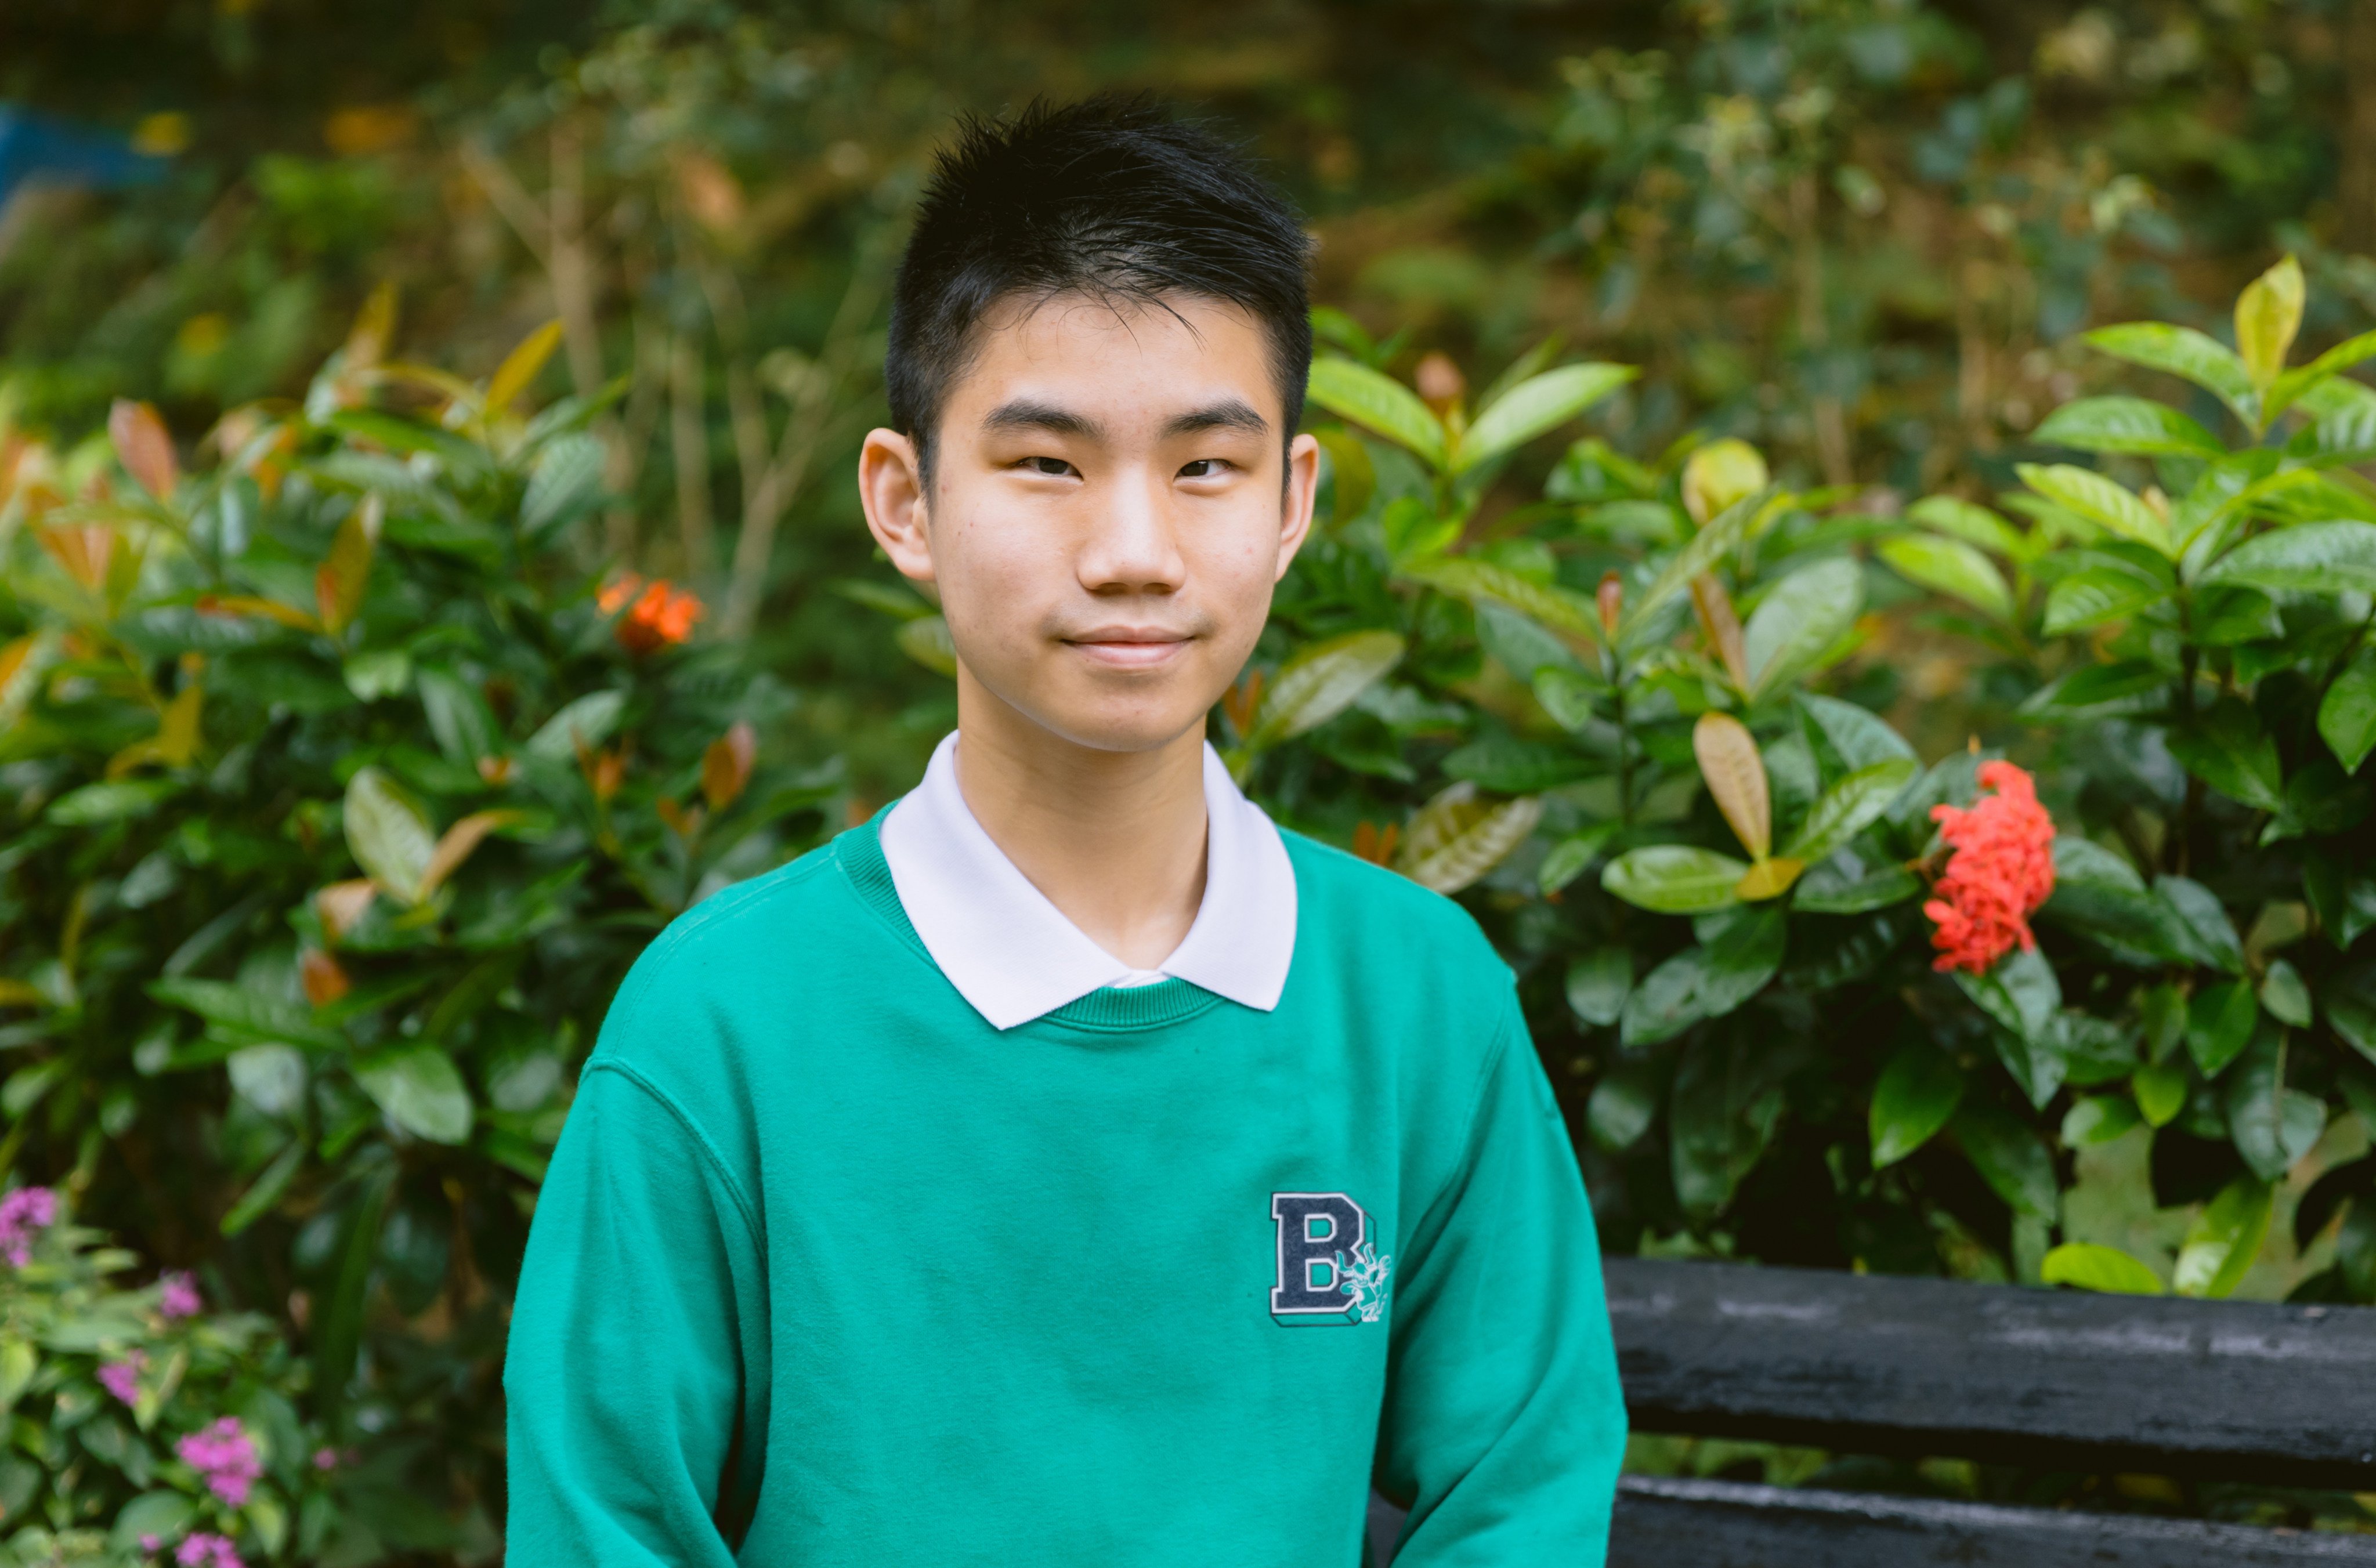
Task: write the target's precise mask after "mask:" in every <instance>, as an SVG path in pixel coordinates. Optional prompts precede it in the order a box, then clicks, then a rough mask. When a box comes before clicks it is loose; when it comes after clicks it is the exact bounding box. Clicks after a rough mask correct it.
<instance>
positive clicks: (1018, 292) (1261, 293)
mask: <svg viewBox="0 0 2376 1568" xmlns="http://www.w3.org/2000/svg"><path fill="white" fill-rule="evenodd" d="M1311 249H1312V245H1311V241H1310V239H1309V237H1308V236H1307V235H1306V234H1305V233H1304V231H1303V226H1302V223H1301V220H1300V218H1299V217H1298V215H1297V213H1296V210H1295V208H1293V207H1292V206H1291V205H1290V204H1289V202H1288V200H1287V198H1286V196H1284V195H1283V194H1282V193H1281V192H1280V191H1279V190H1278V189H1277V187H1276V186H1275V185H1273V184H1271V183H1270V182H1269V181H1268V180H1265V178H1264V177H1263V176H1262V175H1261V174H1260V173H1259V172H1256V170H1255V169H1254V167H1253V163H1252V162H1251V161H1250V160H1248V158H1247V157H1246V155H1245V153H1244V152H1243V151H1242V150H1241V149H1240V148H1237V147H1234V146H1232V145H1231V144H1230V143H1228V142H1225V141H1223V140H1221V139H1220V138H1219V137H1217V136H1215V135H1214V134H1213V133H1212V132H1210V131H1209V130H1206V128H1204V127H1203V126H1201V125H1194V124H1189V123H1184V122H1182V121H1180V120H1176V119H1174V118H1173V117H1172V116H1171V115H1170V114H1169V113H1166V112H1165V111H1164V110H1163V109H1162V108H1161V107H1160V106H1159V105H1158V104H1157V103H1155V102H1153V101H1150V100H1148V99H1145V98H1115V97H1110V96H1101V97H1098V98H1092V99H1088V100H1087V101H1083V102H1079V103H1075V104H1072V105H1069V106H1067V107H1063V108H1052V107H1051V106H1049V105H1048V104H1047V103H1045V102H1044V101H1036V102H1034V103H1033V104H1032V105H1031V106H1030V107H1029V108H1028V109H1026V110H1025V111H1024V112H1023V113H1021V114H1019V115H1017V116H1016V117H1014V118H1012V119H997V120H993V119H983V118H981V117H979V116H971V115H969V116H968V117H966V118H965V119H963V120H961V121H959V123H958V125H957V134H956V140H955V142H954V144H953V145H951V146H949V147H947V148H944V149H943V150H942V152H941V155H940V158H939V160H938V164H937V166H936V168H935V169H934V171H933V179H932V183H931V184H930V185H929V186H928V187H927V188H926V190H925V192H924V198H923V201H922V204H921V207H920V208H919V210H918V212H917V216H916V228H915V232H914V233H913V235H911V236H910V237H909V241H908V253H907V255H906V256H905V257H904V258H903V259H902V260H901V262H900V264H899V279H898V283H897V288H896V290H895V291H894V293H893V296H892V302H891V335H890V343H889V346H888V349H887V350H886V352H885V356H884V379H885V384H886V386H887V388H888V391H889V394H890V401H891V419H892V422H893V423H894V424H895V425H896V426H897V428H898V429H899V430H900V431H902V432H903V433H905V434H907V435H909V437H910V438H912V439H913V440H914V441H915V442H916V444H917V446H918V448H919V450H920V451H921V454H922V456H923V460H924V463H925V465H926V469H927V471H928V472H929V470H930V467H931V462H932V452H933V436H934V434H935V432H936V429H937V426H938V422H939V420H940V417H941V410H942V408H943V406H944V404H945V402H946V401H947V398H948V392H949V388H950V387H951V386H953V385H955V384H956V380H957V379H958V378H959V377H960V376H961V375H963V374H964V373H965V370H966V367H967V363H968V359H969V358H970V355H971V353H972V350H973V349H974V346H975V343H974V334H975V329H976V327H978V326H979V324H980V321H981V319H982V317H983V315H985V314H987V313H988V312H989V311H990V310H991V308H992V306H994V305H996V304H999V303H1002V302H1004V301H1006V300H1008V299H1011V298H1016V297H1021V298H1024V299H1028V300H1045V299H1051V298H1054V297H1055V296H1058V295H1061V294H1071V293H1080V294H1087V295H1089V296H1091V297H1093V298H1099V299H1104V300H1108V301H1111V302H1114V303H1142V304H1156V303H1161V302H1162V301H1163V300H1164V299H1165V298H1166V297H1167V296H1195V297H1202V298H1206V299H1211V300H1218V301H1223V302H1226V303H1230V304H1234V305H1237V306H1240V307H1241V308H1242V309H1244V310H1245V311H1247V312H1248V313H1249V314H1251V315H1253V317H1254V318H1255V320H1256V321H1258V322H1259V323H1261V325H1262V327H1263V329H1264V332H1265V335H1266V336H1267V337H1268V339H1270V349H1271V362H1272V371H1273V374H1274V375H1275V376H1276V378H1277V386H1278V394H1279V402H1280V404H1281V406H1282V408H1283V409H1284V410H1285V413H1286V419H1287V426H1286V432H1285V434H1287V435H1289V436H1291V435H1292V434H1294V432H1295V427H1296V425H1297V423H1298V422H1301V419H1302V417H1303V384H1304V380H1305V377H1306V376H1307V375H1308V374H1310V371H1311V364H1312V321H1311V310H1310V291H1309V287H1308V282H1307V271H1308V268H1309V266H1310V260H1311Z"/></svg>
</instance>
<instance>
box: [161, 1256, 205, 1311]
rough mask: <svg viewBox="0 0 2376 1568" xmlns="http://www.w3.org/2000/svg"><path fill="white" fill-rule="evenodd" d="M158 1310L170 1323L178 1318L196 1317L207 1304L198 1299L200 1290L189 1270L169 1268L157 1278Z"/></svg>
mask: <svg viewBox="0 0 2376 1568" xmlns="http://www.w3.org/2000/svg"><path fill="white" fill-rule="evenodd" d="M157 1285H158V1296H157V1310H158V1311H159V1312H160V1313H164V1314H165V1317H166V1320H167V1321H168V1322H171V1321H172V1320H173V1319H176V1318H185V1317H196V1316H197V1315H198V1313H199V1312H200V1311H202V1310H203V1309H204V1308H205V1306H206V1302H204V1301H201V1300H199V1299H198V1288H197V1286H196V1285H195V1284H193V1283H191V1280H190V1276H189V1273H188V1271H187V1270H185V1269H179V1268H169V1269H167V1270H166V1271H165V1272H164V1273H162V1274H160V1275H159V1276H158V1277H157Z"/></svg>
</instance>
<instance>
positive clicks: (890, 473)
mask: <svg viewBox="0 0 2376 1568" xmlns="http://www.w3.org/2000/svg"><path fill="white" fill-rule="evenodd" d="M1304 439H1306V440H1309V439H1311V438H1310V437H1309V436H1307V437H1305V438H1304ZM858 500H859V504H860V505H862V506H864V507H865V508H866V531H867V532H869V533H871V534H873V536H874V542H875V543H877V544H879V545H881V546H882V547H883V553H885V555H888V556H889V557H891V564H893V565H894V566H897V568H899V575H900V576H904V577H908V578H911V579H912V580H914V581H916V582H920V583H929V582H931V581H932V580H933V547H932V540H931V539H930V537H929V535H928V533H927V531H926V529H927V525H928V524H929V523H930V522H931V520H932V519H931V517H930V515H929V514H930V511H931V504H930V500H929V498H928V495H927V493H926V491H925V488H924V465H923V462H922V460H921V457H919V456H918V454H917V451H916V444H915V443H914V442H913V441H910V440H909V439H908V437H906V436H904V435H902V434H899V433H898V432H897V431H896V430H870V431H868V432H867V433H866V445H864V446H862V447H861V448H860V449H859V453H858ZM1305 510H1306V511H1307V512H1309V511H1310V510H1311V508H1310V505H1309V504H1307V505H1306V506H1305Z"/></svg>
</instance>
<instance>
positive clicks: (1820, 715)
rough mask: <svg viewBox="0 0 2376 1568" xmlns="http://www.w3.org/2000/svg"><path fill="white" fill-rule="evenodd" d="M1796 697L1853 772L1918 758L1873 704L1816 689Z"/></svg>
mask: <svg viewBox="0 0 2376 1568" xmlns="http://www.w3.org/2000/svg"><path fill="white" fill-rule="evenodd" d="M1792 700H1794V701H1795V702H1797V703H1798V705H1799V710H1800V712H1801V713H1804V714H1805V715H1806V716H1807V717H1808V718H1809V719H1812V720H1814V723H1815V728H1816V729H1817V730H1819V731H1822V732H1823V736H1824V740H1825V741H1826V742H1829V743H1830V745H1831V748H1832V750H1833V751H1835V752H1837V753H1838V754H1839V758H1840V760H1841V761H1842V762H1844V763H1846V764H1847V766H1848V767H1849V768H1850V770H1852V771H1855V770H1860V769H1863V768H1868V767H1871V766H1873V765H1874V764H1876V763H1883V762H1888V761H1890V760H1891V759H1893V758H1895V757H1903V758H1905V759H1906V760H1907V761H1908V762H1913V761H1916V760H1917V758H1916V756H1915V753H1914V748H1913V746H1912V745H1910V744H1908V743H1907V739H1906V737H1905V736H1903V735H1901V734H1899V733H1898V732H1897V731H1895V730H1893V729H1891V728H1890V727H1889V722H1888V720H1886V719H1883V718H1882V717H1881V715H1879V714H1877V713H1875V712H1873V711H1872V710H1871V708H1869V707H1858V706H1857V705H1856V704H1854V703H1852V702H1842V701H1841V700H1840V699H1839V698H1837V697H1825V696H1817V695H1815V694H1814V693H1812V692H1801V693H1800V694H1799V695H1797V696H1796V697H1795V698H1794V699H1792Z"/></svg>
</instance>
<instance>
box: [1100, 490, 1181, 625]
mask: <svg viewBox="0 0 2376 1568" xmlns="http://www.w3.org/2000/svg"><path fill="white" fill-rule="evenodd" d="M1170 488H1171V487H1170V484H1169V483H1167V482H1165V481H1164V480H1163V479H1162V478H1161V477H1160V476H1158V475H1157V474H1156V473H1154V472H1153V471H1152V470H1151V469H1144V468H1136V467H1133V468H1128V469H1123V471H1122V472H1121V473H1119V474H1117V475H1116V476H1115V482H1114V483H1113V485H1112V486H1111V491H1110V493H1108V494H1107V495H1106V496H1104V497H1103V498H1102V500H1103V505H1096V506H1094V507H1093V508H1092V509H1091V517H1092V521H1091V523H1090V534H1089V537H1088V540H1087V545H1086V547H1085V548H1084V549H1083V550H1082V551H1081V552H1080V555H1079V558H1078V570H1079V573H1080V580H1081V586H1082V587H1083V588H1087V590H1088V591H1089V592H1091V593H1093V594H1097V595H1099V596H1101V597H1107V598H1112V597H1119V596H1123V595H1129V594H1168V593H1176V592H1178V591H1179V589H1180V588H1181V586H1182V584H1183V583H1185V582H1186V581H1187V576H1188V563H1187V560H1186V558H1185V557H1184V556H1183V555H1182V553H1181V551H1180V540H1179V535H1178V531H1177V522H1178V519H1177V517H1175V515H1174V513H1173V509H1172V506H1171V498H1170Z"/></svg>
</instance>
